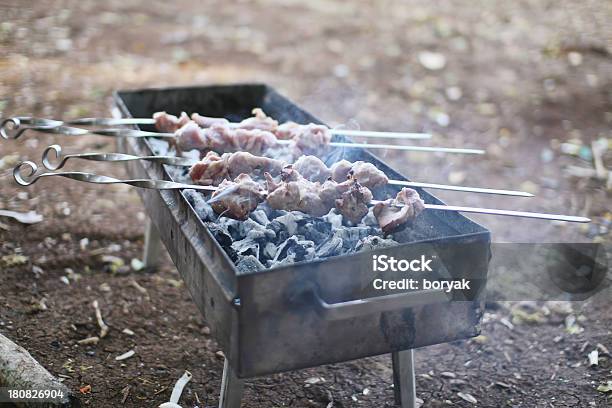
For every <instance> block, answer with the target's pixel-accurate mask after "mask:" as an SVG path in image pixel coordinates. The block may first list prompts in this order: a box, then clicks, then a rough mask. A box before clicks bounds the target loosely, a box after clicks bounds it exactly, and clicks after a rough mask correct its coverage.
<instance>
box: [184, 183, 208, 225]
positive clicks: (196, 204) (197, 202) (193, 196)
mask: <svg viewBox="0 0 612 408" xmlns="http://www.w3.org/2000/svg"><path fill="white" fill-rule="evenodd" d="M184 194H185V197H186V198H187V201H189V204H191V206H192V207H193V208H194V210H195V211H196V214H198V217H200V219H201V220H202V221H212V220H214V219H216V215H215V212H214V211H213V209H212V207H211V206H210V205H208V203H207V202H206V198H205V197H204V195H202V193H200V192H197V191H195V190H185V191H184Z"/></svg>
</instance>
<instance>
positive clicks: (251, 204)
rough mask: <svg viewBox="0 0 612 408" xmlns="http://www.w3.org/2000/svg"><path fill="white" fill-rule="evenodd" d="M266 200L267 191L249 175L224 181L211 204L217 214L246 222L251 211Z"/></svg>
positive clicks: (213, 196)
mask: <svg viewBox="0 0 612 408" xmlns="http://www.w3.org/2000/svg"><path fill="white" fill-rule="evenodd" d="M265 199H266V191H265V190H264V189H263V188H262V186H261V185H259V184H258V183H256V182H255V181H253V179H252V178H251V177H250V176H249V175H248V174H240V175H239V176H238V177H236V179H235V180H234V181H229V180H224V181H223V182H222V183H221V184H220V185H219V189H218V190H217V191H215V192H214V193H213V195H212V198H211V199H210V201H209V203H210V206H211V207H212V209H213V210H214V211H215V213H217V214H219V215H223V216H225V217H230V218H234V219H237V220H246V219H247V218H248V217H249V214H250V213H251V211H253V210H254V209H255V208H257V206H258V205H259V203H261V202H263V201H264V200H265Z"/></svg>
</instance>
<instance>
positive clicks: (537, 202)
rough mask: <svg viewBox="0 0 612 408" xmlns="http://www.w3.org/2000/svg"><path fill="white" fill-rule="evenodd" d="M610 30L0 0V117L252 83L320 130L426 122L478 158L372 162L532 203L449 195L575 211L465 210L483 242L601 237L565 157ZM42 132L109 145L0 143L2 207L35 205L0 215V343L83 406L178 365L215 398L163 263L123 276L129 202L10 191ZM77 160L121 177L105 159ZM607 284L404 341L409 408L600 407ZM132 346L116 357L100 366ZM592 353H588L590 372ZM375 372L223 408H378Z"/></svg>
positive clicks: (567, 13) (432, 17) (70, 188)
mask: <svg viewBox="0 0 612 408" xmlns="http://www.w3.org/2000/svg"><path fill="white" fill-rule="evenodd" d="M610 21H612V3H611V2H609V1H604V0H600V1H595V0H585V1H582V2H574V1H569V0H562V1H554V2H553V1H545V0H524V1H520V2H505V3H500V2H487V1H478V2H474V1H463V0H462V1H449V0H446V1H438V2H430V1H416V0H411V1H403V2H398V1H390V0H389V1H387V0H385V1H377V2H369V1H352V2H343V1H328V0H315V1H308V2H302V1H297V0H255V1H237V2H236V1H231V2H230V1H222V0H221V1H215V0H212V1H206V2H196V1H188V0H179V1H174V2H159V3H156V4H152V2H145V1H142V0H136V1H130V2H125V1H116V0H113V1H106V2H97V1H93V0H81V1H72V0H64V1H46V0H42V1H15V0H9V1H7V0H3V1H0V116H2V117H7V116H12V115H29V114H33V115H36V116H43V117H54V118H71V117H82V116H107V115H108V112H109V104H110V101H109V95H110V93H111V92H112V91H113V90H114V89H122V88H138V87H146V86H173V85H186V84H200V83H202V84H204V83H228V82H246V81H262V82H266V83H269V84H270V85H272V86H274V87H276V88H277V89H278V90H279V91H281V92H282V93H284V94H285V95H287V96H289V97H290V98H291V99H293V100H294V101H296V102H297V103H298V104H300V105H301V106H303V107H305V108H306V109H307V110H309V111H311V112H312V113H313V114H315V116H318V117H319V118H321V119H322V120H324V121H326V122H328V123H330V124H334V125H337V124H346V125H347V126H350V127H357V126H359V127H361V128H367V129H377V130H416V131H418V130H426V131H429V132H432V133H433V134H434V137H435V139H434V140H433V141H432V142H430V143H431V144H436V145H440V146H442V145H445V146H455V147H460V146H475V147H476V146H481V147H484V148H485V149H487V153H488V154H487V155H486V156H485V157H482V158H474V157H467V156H444V155H425V154H407V155H404V154H402V155H401V156H400V155H399V154H397V153H393V154H392V153H388V154H383V155H382V156H383V157H384V158H385V159H387V160H390V161H392V162H394V163H395V164H396V166H397V167H398V168H399V169H400V170H402V171H403V172H404V173H406V174H407V175H409V176H410V177H411V178H413V179H415V180H419V181H429V182H437V183H456V184H465V185H478V186H489V187H497V188H513V189H524V190H528V191H531V192H533V193H536V194H537V197H536V198H533V199H529V200H526V199H521V198H503V197H494V196H489V197H486V196H479V195H469V194H458V193H450V192H446V193H444V194H443V193H436V194H437V195H439V196H440V197H441V198H442V199H444V200H445V201H447V202H449V203H453V204H458V205H469V206H487V207H499V208H509V209H525V210H533V211H548V212H556V213H567V214H578V215H586V216H589V217H591V218H592V219H593V222H592V223H591V224H590V225H586V226H580V225H575V224H565V223H558V222H544V221H533V220H523V219H505V218H502V217H497V218H496V217H486V216H480V217H473V218H474V219H475V220H477V221H479V222H481V223H483V224H484V225H486V226H487V227H488V228H490V229H491V231H492V233H493V239H494V240H495V241H496V242H502V241H511V242H555V241H573V242H601V243H604V244H607V245H609V243H610V235H611V233H610V228H611V224H612V208H611V206H610V202H611V201H610V193H609V189H606V186H605V181H603V180H595V179H589V178H578V177H569V176H567V172H566V171H565V169H566V168H567V166H569V165H578V166H582V167H586V168H592V164H591V158H590V157H589V149H588V146H590V143H591V142H592V141H594V140H597V139H599V138H606V137H607V138H610V136H611V134H610V129H611V127H612V54H611V53H612V24H611V23H610ZM52 142H57V143H60V144H62V146H63V147H64V148H65V149H66V150H70V151H79V152H81V151H83V152H84V151H93V150H96V151H99V150H104V151H113V143H112V141H109V140H108V139H105V138H102V137H98V138H95V137H90V136H87V137H84V138H69V137H61V136H57V137H53V136H50V135H42V134H34V133H32V134H29V135H26V136H23V137H22V138H21V139H19V140H18V141H4V140H2V141H1V142H0V176H1V178H0V209H10V210H16V211H28V210H35V211H37V212H38V213H40V214H42V215H43V216H44V221H43V222H41V223H38V224H35V225H31V226H24V225H21V224H18V223H16V222H13V221H11V220H9V219H7V218H0V333H2V334H4V335H6V336H8V337H9V338H11V339H12V340H14V341H16V342H17V343H19V344H20V345H22V346H24V347H25V348H27V349H28V350H29V351H30V352H31V353H32V354H33V356H34V357H35V358H36V359H38V360H39V361H40V362H41V363H42V364H43V365H44V366H45V367H46V368H47V369H49V371H51V372H52V373H53V374H54V375H56V376H58V377H60V378H62V379H63V380H64V383H65V384H66V385H67V386H68V387H70V388H71V389H73V390H74V391H75V392H76V393H77V394H78V395H79V398H80V399H81V401H82V403H83V404H84V405H85V406H92V407H108V406H122V405H123V406H127V407H141V406H156V405H158V404H159V403H162V402H164V401H167V400H168V399H169V396H170V393H171V389H172V386H173V384H174V382H175V381H176V380H177V379H178V378H179V377H180V375H181V374H182V372H183V370H189V371H190V372H191V373H193V380H192V381H191V382H190V383H189V385H188V386H187V387H186V389H185V392H184V394H183V397H182V399H181V405H182V406H183V407H192V406H196V405H197V406H199V407H212V406H216V404H217V401H218V393H219V390H220V381H221V372H222V366H223V357H222V354H221V353H219V350H218V348H217V347H216V344H215V342H214V341H213V340H212V339H211V338H210V336H209V330H208V328H207V326H206V323H205V317H202V316H201V315H200V314H199V313H198V311H197V310H196V308H195V306H194V304H193V302H192V301H191V299H190V296H189V294H188V293H187V291H186V289H185V287H184V286H183V284H182V282H181V281H180V277H179V275H178V273H177V271H176V270H175V268H174V267H173V265H172V263H171V262H170V260H169V258H168V257H167V256H165V258H164V262H163V265H162V267H161V269H160V270H159V271H158V272H155V273H153V272H150V271H143V270H140V269H139V262H138V259H141V252H142V247H143V231H144V228H143V226H144V221H145V220H146V214H145V213H144V210H143V208H142V206H141V204H140V202H139V199H138V197H137V194H136V193H135V192H134V191H133V190H131V189H130V188H128V187H124V186H113V187H98V186H92V185H84V184H80V183H76V182H71V181H68V180H61V181H59V180H54V181H51V180H45V181H40V182H39V183H37V184H35V185H33V186H31V187H29V188H27V189H23V188H18V187H17V186H16V185H15V183H14V182H13V180H12V178H11V177H10V171H11V168H12V167H13V166H14V165H15V164H16V163H17V162H19V161H20V160H25V159H26V158H27V159H31V160H34V161H37V162H40V154H41V153H42V150H43V149H44V147H45V146H47V145H48V144H51V143H52ZM564 142H570V143H573V144H574V145H575V146H582V147H583V149H582V153H581V154H582V156H581V157H576V156H572V155H568V154H563V153H562V147H561V144H562V143H564ZM428 143H429V142H428ZM424 144H426V143H424ZM609 159H610V158H609V157H604V162H605V164H606V165H607V166H608V168H610V167H609V166H610V160H609ZM406 163H410V165H406ZM86 166H87V167H86V168H87V170H88V171H94V172H100V173H104V174H110V175H115V176H122V175H123V168H122V167H121V166H111V165H106V166H104V165H95V164H86ZM84 167H85V164H84V163H78V164H77V163H74V164H73V165H71V167H70V168H71V169H72V170H77V169H83V168H84ZM608 248H609V247H608ZM133 260H135V261H133ZM607 294H609V292H607ZM607 294H602V295H599V296H597V297H594V298H592V299H590V300H588V301H586V302H581V303H578V302H576V303H567V302H566V303H560V302H557V303H535V302H521V303H491V304H489V305H488V310H487V313H486V314H485V318H484V322H483V325H482V335H481V336H479V337H477V338H474V339H470V340H465V341H458V342H454V343H450V344H442V345H437V346H432V347H427V348H424V349H419V350H417V352H416V358H417V362H416V364H417V383H418V389H417V393H418V396H419V398H421V399H422V400H423V401H424V406H426V407H438V406H461V407H463V406H465V407H468V406H483V407H497V406H509V407H510V406H512V407H566V406H578V407H589V406H593V407H603V406H609V404H610V402H611V399H612V397H611V396H610V393H608V394H606V393H605V392H603V389H602V388H601V385H602V384H605V383H606V381H612V356H611V355H610V352H609V351H608V350H610V348H612V341H611V339H612V327H611V322H612V318H611V316H612V313H611V312H612V307H611V304H610V301H609V297H607ZM94 300H98V302H99V304H100V308H101V310H102V315H103V317H104V320H105V321H106V322H107V324H108V325H109V326H110V331H109V334H108V336H107V337H105V338H103V339H101V340H100V341H99V343H98V344H96V345H82V344H79V343H78V342H79V340H82V339H84V338H87V337H90V336H94V335H97V333H98V327H97V324H96V320H95V316H94V309H93V307H92V302H93V301H94ZM125 329H128V330H127V332H126V331H124V330H125ZM131 349H133V350H134V351H135V352H136V354H135V356H134V357H132V358H129V359H127V360H124V361H116V360H115V357H116V356H118V355H120V354H123V353H124V352H126V351H128V350H131ZM593 350H598V351H599V361H598V365H597V366H595V367H590V366H589V361H588V359H587V355H588V354H589V353H591V352H592V351H593ZM390 367H391V365H390V358H389V357H388V356H380V357H374V358H368V359H363V360H359V361H353V362H347V363H343V364H334V365H329V366H324V367H317V368H312V369H307V370H302V371H297V372H291V373H285V374H279V375H274V376H269V377H265V378H257V379H252V380H249V381H247V386H246V390H245V397H244V405H243V406H245V407H251V408H254V407H280V406H292V407H328V408H329V407H357V406H363V407H381V406H392V405H393V396H392V394H393V390H392V380H391V368H390ZM87 386H90V388H89V387H87ZM598 387H600V390H599V391H598V390H597V389H598ZM80 390H82V391H80ZM470 396H471V397H472V398H474V399H475V400H476V401H477V402H476V403H474V402H469V401H470V399H471V398H470Z"/></svg>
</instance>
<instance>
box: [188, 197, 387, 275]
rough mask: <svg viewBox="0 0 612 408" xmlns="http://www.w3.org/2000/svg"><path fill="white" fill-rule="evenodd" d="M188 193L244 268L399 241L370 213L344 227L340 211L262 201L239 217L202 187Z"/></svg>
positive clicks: (210, 226)
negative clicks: (218, 207) (221, 210)
mask: <svg viewBox="0 0 612 408" xmlns="http://www.w3.org/2000/svg"><path fill="white" fill-rule="evenodd" d="M185 196H186V197H187V199H188V200H189V202H190V203H191V205H192V206H193V208H194V209H195V211H196V213H197V214H198V216H199V217H200V218H201V219H202V221H204V223H205V224H206V226H207V227H208V229H209V230H210V232H211V233H212V235H213V236H214V237H215V239H216V240H217V242H219V244H220V245H221V247H222V248H223V249H224V250H225V252H226V253H227V254H228V256H229V257H230V258H231V259H232V260H233V261H234V263H235V264H236V266H237V268H238V270H239V271H241V272H249V271H254V270H261V269H265V268H271V267H274V266H279V265H290V264H293V263H295V262H309V261H313V260H317V259H323V258H327V257H331V256H339V255H346V254H350V253H354V252H358V251H364V250H372V249H377V248H386V247H389V246H394V245H398V242H396V241H394V240H392V239H384V238H382V232H381V230H380V228H378V226H377V224H376V223H375V222H374V223H372V222H371V220H369V219H368V216H366V217H365V218H364V220H363V221H362V222H361V223H360V224H359V225H356V226H345V225H342V216H341V215H340V214H337V213H335V210H332V211H331V212H330V213H329V214H327V215H325V216H324V217H319V218H317V217H311V216H310V215H307V214H304V213H301V212H298V211H292V212H288V211H279V210H272V209H270V208H269V207H268V206H267V205H266V204H261V205H260V206H259V208H258V209H257V210H255V211H253V212H252V213H251V215H250V218H249V219H247V220H246V221H236V220H233V219H231V218H225V217H219V216H218V215H217V214H215V213H214V212H213V211H212V209H211V208H210V206H209V205H208V204H207V203H206V196H204V195H203V194H202V193H200V192H197V191H195V190H185Z"/></svg>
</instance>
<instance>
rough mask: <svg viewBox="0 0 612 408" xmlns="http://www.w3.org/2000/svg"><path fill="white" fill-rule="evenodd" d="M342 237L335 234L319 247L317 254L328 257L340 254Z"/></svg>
mask: <svg viewBox="0 0 612 408" xmlns="http://www.w3.org/2000/svg"><path fill="white" fill-rule="evenodd" d="M342 244H343V242H342V238H340V237H337V236H333V237H331V239H329V240H327V241H326V242H324V243H323V244H321V245H319V247H318V248H317V256H318V257H320V258H327V257H329V256H334V255H339V254H340V253H341V252H342Z"/></svg>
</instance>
